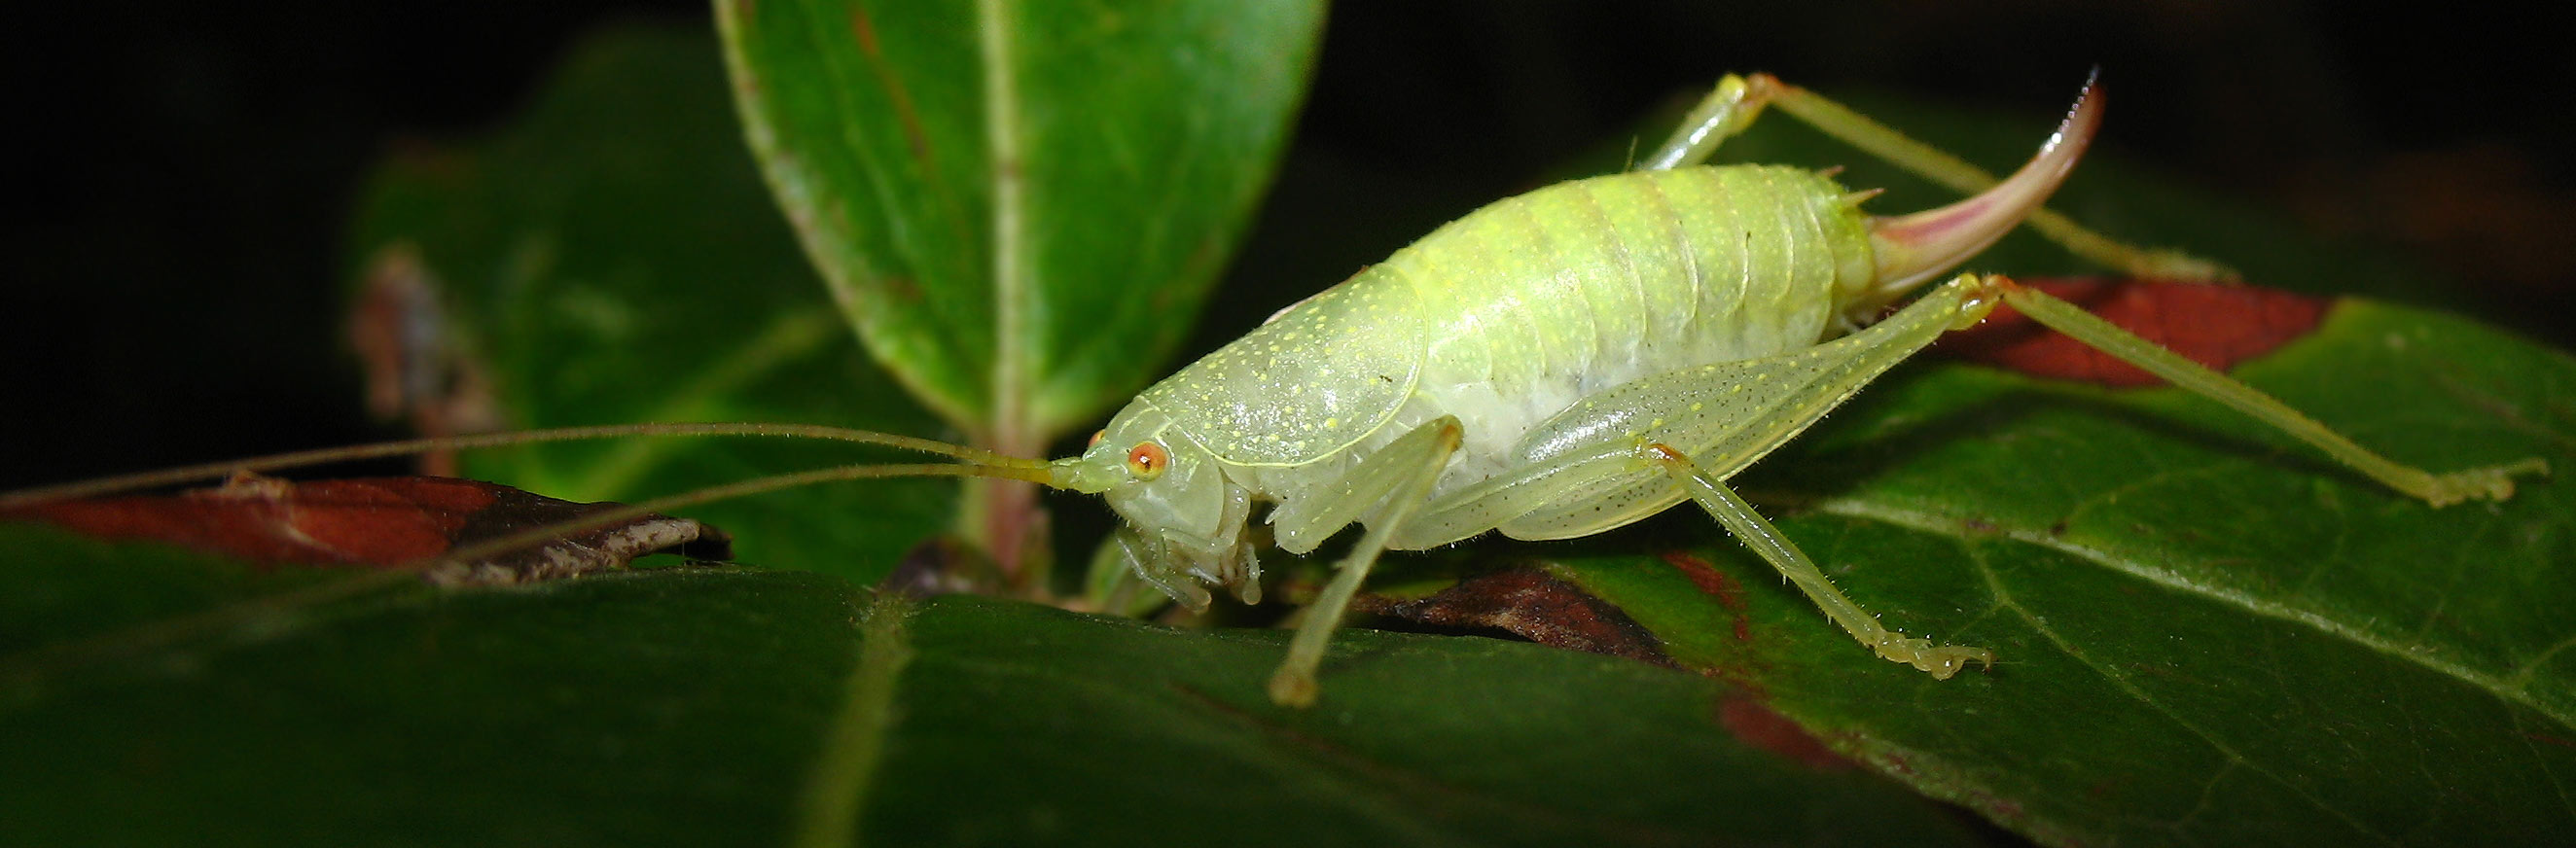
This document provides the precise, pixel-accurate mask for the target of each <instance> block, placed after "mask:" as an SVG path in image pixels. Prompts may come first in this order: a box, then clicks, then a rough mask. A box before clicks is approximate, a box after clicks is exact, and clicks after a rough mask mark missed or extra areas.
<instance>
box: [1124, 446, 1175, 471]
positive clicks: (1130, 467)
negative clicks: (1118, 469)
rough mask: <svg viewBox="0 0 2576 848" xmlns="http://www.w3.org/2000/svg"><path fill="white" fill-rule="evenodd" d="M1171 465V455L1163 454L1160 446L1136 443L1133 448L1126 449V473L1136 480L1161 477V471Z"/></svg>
mask: <svg viewBox="0 0 2576 848" xmlns="http://www.w3.org/2000/svg"><path fill="white" fill-rule="evenodd" d="M1171 464H1172V455H1171V454H1168V453H1165V452H1163V446H1162V445H1158V444H1155V443H1153V442H1137V443H1136V446H1135V447H1132V448H1128V449H1127V471H1128V473H1131V474H1134V475H1136V479H1139V480H1151V479H1154V478H1155V477H1158V476H1161V475H1162V473H1163V469H1164V468H1165V467H1166V466H1169V465H1171Z"/></svg>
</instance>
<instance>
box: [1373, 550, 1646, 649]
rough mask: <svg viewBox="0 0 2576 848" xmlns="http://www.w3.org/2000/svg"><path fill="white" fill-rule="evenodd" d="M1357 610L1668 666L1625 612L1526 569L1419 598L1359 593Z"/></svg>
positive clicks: (1485, 576)
mask: <svg viewBox="0 0 2576 848" xmlns="http://www.w3.org/2000/svg"><path fill="white" fill-rule="evenodd" d="M1357 605H1358V606H1359V607H1360V608H1361V609H1364V610H1367V611H1370V612H1374V613H1378V614H1381V615H1390V616H1395V617H1397V618H1402V619H1405V620H1408V621H1416V622H1421V623H1423V624H1431V625H1437V626H1441V627H1490V628H1494V629H1498V630H1504V631H1509V632H1510V633H1512V634H1514V635H1517V636H1520V637H1521V638H1524V639H1528V640H1530V641H1532V642H1537V643H1539V644H1541V645H1549V646H1554V647H1558V648H1566V649H1569V650H1576V651H1586V652H1590V653H1595V654H1609V655H1611V656H1614V657H1627V658H1629V659H1633V660H1643V661H1646V662H1650V663H1654V664H1656V665H1663V666H1669V665H1672V664H1673V661H1672V659H1671V658H1670V657H1667V656H1665V655H1664V649H1663V643H1662V642H1661V641H1660V640H1657V639H1656V638H1655V637H1654V635H1653V634H1650V633H1647V632H1646V629H1645V628H1644V627H1641V626H1639V625H1638V624H1637V622H1636V621H1635V620H1633V619H1630V618H1629V617H1628V615H1627V614H1626V613H1623V612H1620V611H1619V609H1618V608H1617V607H1613V606H1611V605H1609V604H1608V603H1605V602H1603V601H1602V600H1601V599H1599V598H1595V597H1593V596H1591V595H1590V594H1588V593H1586V592H1584V591H1583V589H1582V588H1581V587H1578V586H1575V585H1574V584H1572V583H1568V582H1566V581H1563V580H1559V579H1557V578H1555V577H1553V576H1550V575H1548V574H1547V573H1545V572H1541V571H1538V570H1536V569H1529V568H1515V569H1511V570H1507V571H1498V572H1493V573H1490V574H1482V575H1478V576H1475V577H1471V578H1468V579H1466V580H1462V581H1459V583H1458V585H1455V586H1451V587H1449V588H1447V589H1443V590H1440V591H1439V592H1438V593H1435V594H1433V595H1431V596H1429V597H1426V598H1421V599H1418V600H1411V601H1402V602H1388V601H1386V600H1384V599H1381V598H1377V597H1375V596H1363V597H1362V598H1361V599H1360V600H1359V601H1358V602H1357Z"/></svg>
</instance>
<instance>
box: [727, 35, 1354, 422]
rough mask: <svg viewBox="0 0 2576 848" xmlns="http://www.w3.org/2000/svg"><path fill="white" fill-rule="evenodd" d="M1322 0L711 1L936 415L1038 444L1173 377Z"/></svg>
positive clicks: (1272, 137)
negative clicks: (1174, 352)
mask: <svg viewBox="0 0 2576 848" xmlns="http://www.w3.org/2000/svg"><path fill="white" fill-rule="evenodd" d="M1322 14H1323V7H1322V4H1321V3H1318V2H1312V1H1311V0H1263V2H1253V3H1246V2H1240V0H1170V1H1169V2H1158V3H1150V4H1141V5H1140V4H1107V3H1016V2H1009V0H984V2H977V3H964V2H956V3H896V4H863V3H856V2H834V1H833V0H800V1H799V2H762V3H752V2H738V3H736V2H727V3H719V4H718V14H717V17H718V20H719V22H720V24H721V26H722V28H723V30H724V33H725V43H726V50H727V56H728V58H729V60H730V64H731V68H732V71H733V78H734V85H735V88H736V90H737V91H738V92H739V94H740V99H739V103H740V104H741V107H742V113H743V117H744V120H745V122H746V123H747V125H748V127H749V132H750V136H751V140H752V147H753V149H754V150H755V151H756V152H757V153H758V154H759V156H760V159H761V162H762V165H763V167H764V168H765V169H766V171H767V173H768V176H769V179H770V183H771V185H773V186H774V187H775V188H776V189H777V193H778V197H779V200H780V202H781V204H782V205H784V206H785V207H786V208H787V214H788V217H789V219H791V220H793V221H794V222H796V227H797V231H798V233H799V235H800V236H802V238H803V239H804V243H805V247H806V250H807V253H808V254H809V255H811V256H812V257H813V258H814V261H815V264H816V266H818V267H819V268H821V269H822V272H823V277H824V279H825V280H826V281H828V282H829V283H830V285H831V286H832V289H833V291H834V293H835V294H836V296H837V302H838V303H839V305H840V307H841V309H842V313H843V315H844V316H845V317H847V318H848V319H849V321H850V322H851V324H853V325H854V326H856V327H858V329H859V331H860V335H861V337H862V338H864V339H865V340H866V342H867V344H868V347H869V349H870V350H871V351H873V352H874V353H875V354H876V357H877V359H878V360H879V361H880V362H884V363H886V364H887V367H889V368H890V369H892V370H893V371H894V372H895V373H896V374H897V375H899V376H900V377H901V378H902V379H903V381H904V383H905V385H907V386H909V387H910V388H911V389H912V390H913V391H914V393H915V394H916V395H917V396H919V397H920V398H921V399H922V400H923V401H924V402H925V403H927V404H928V405H929V406H930V408H931V409H934V410H937V411H939V412H940V414H941V415H943V416H944V417H946V418H947V419H948V420H949V421H950V422H951V423H953V424H956V425H957V426H959V427H962V428H965V429H966V430H968V431H969V432H970V433H972V434H974V435H975V436H976V437H977V438H979V439H980V440H983V441H985V442H986V443H987V444H990V445H992V446H994V447H997V448H999V449H1002V450H1005V451H1009V452H1015V453H1018V452H1027V451H1030V450H1034V449H1036V448H1039V447H1042V446H1043V445H1044V443H1045V442H1046V440H1047V439H1048V438H1050V437H1052V436H1054V435H1056V434H1059V433H1061V432H1063V431H1064V430H1065V429H1067V428H1069V427H1072V426H1075V425H1078V424H1081V423H1084V422H1086V421H1088V420H1089V419H1090V418H1092V417H1093V416H1095V415H1097V414H1099V413H1100V412H1101V411H1103V410H1104V409H1105V408H1106V407H1108V406H1109V405H1110V404H1111V403H1112V402H1113V401H1116V400H1119V399H1121V398H1123V397H1124V396H1126V395H1128V394H1131V393H1133V392H1134V391H1135V390H1136V389H1138V388H1140V387H1142V386H1143V385H1144V384H1145V383H1146V382H1147V381H1148V380H1149V379H1152V378H1154V377H1158V376H1160V375H1161V374H1163V373H1164V372H1165V371H1167V370H1168V366H1169V363H1168V362H1167V361H1166V356H1167V354H1168V353H1169V352H1170V351H1171V349H1172V347H1173V346H1174V345H1175V344H1177V343H1178V342H1179V341H1180V339H1181V338H1182V337H1183V336H1184V335H1186V334H1187V333H1188V332H1189V329H1190V327H1191V325H1192V320H1191V318H1192V316H1195V315H1197V314H1198V309H1199V304H1200V301H1201V300H1202V299H1203V298H1204V296H1205V294H1206V290H1207V286H1208V285H1209V284H1210V283H1211V282H1212V281H1213V280H1214V279H1215V276H1216V273H1217V271H1219V270H1220V269H1221V268H1222V267H1223V266H1224V263H1225V260H1226V259H1227V257H1229V256H1231V255H1232V253H1233V245H1234V242H1235V240H1236V238H1237V237H1238V235H1239V234H1240V233H1241V230H1242V227H1243V223H1244V220H1245V219H1246V217H1247V216H1248V215H1249V213H1250V210H1251V208H1252V205H1253V203H1254V202H1255V201H1256V200H1257V199H1258V198H1259V196H1260V193H1261V190H1262V188H1263V187H1264V185H1266V184H1267V182H1268V180H1269V176H1270V173H1271V169H1272V166H1273V164H1274V163H1275V161H1276V159H1277V157H1278V154H1279V151H1280V148H1281V146H1282V140H1283V138H1284V136H1285V129H1286V127H1287V124H1288V117H1289V115H1290V114H1291V112H1292V111H1293V109H1294V107H1295V106H1296V105H1297V102H1298V99H1299V97H1300V95H1301V94H1302V92H1303V91H1304V80H1305V77H1306V72H1307V67H1308V65H1309V64H1310V63H1311V62H1312V60H1313V57H1314V50H1315V42H1316V39H1317V37H1318V36H1319V35H1320V34H1321V22H1322Z"/></svg>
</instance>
